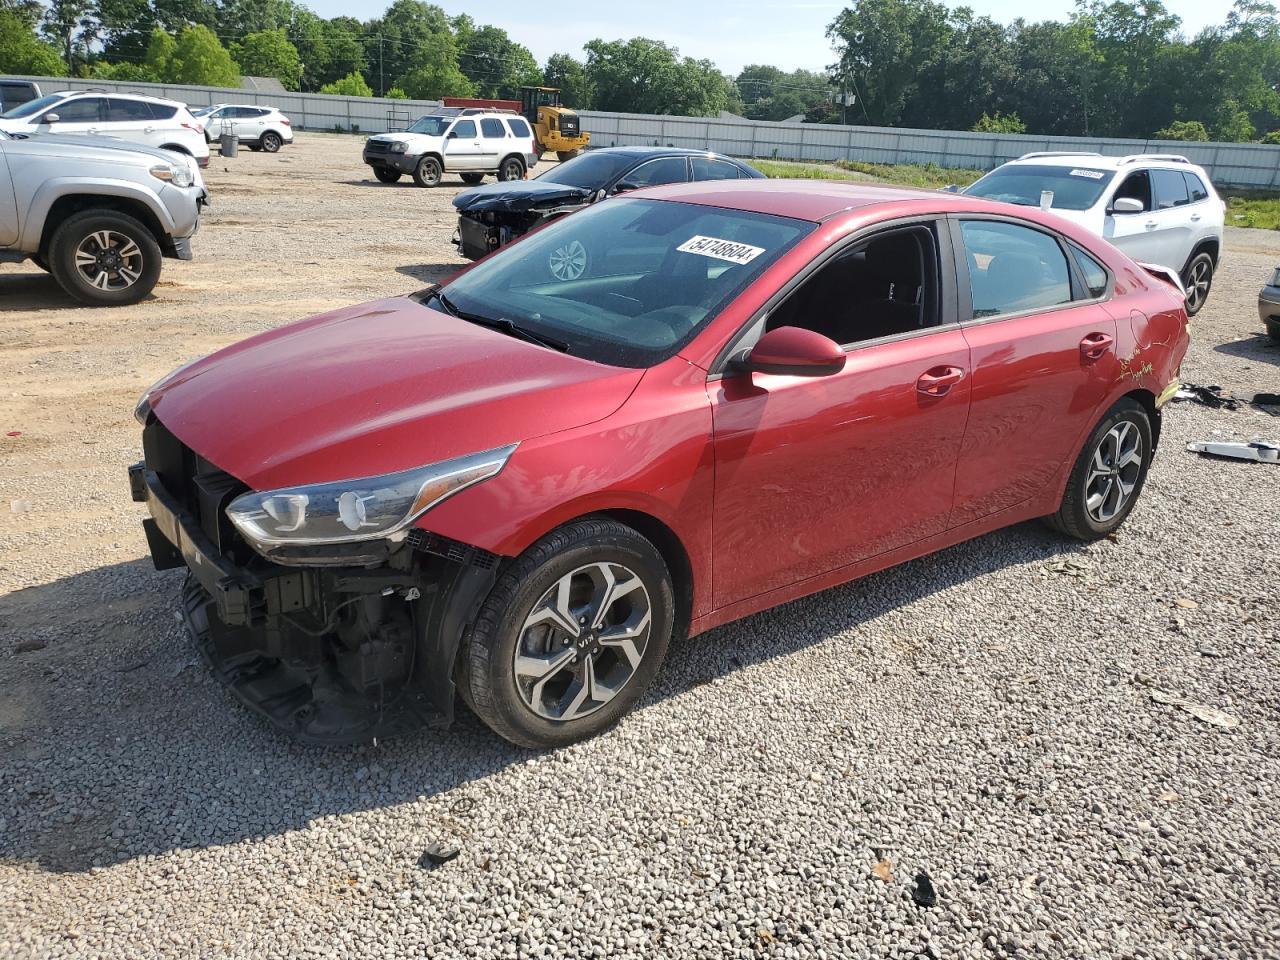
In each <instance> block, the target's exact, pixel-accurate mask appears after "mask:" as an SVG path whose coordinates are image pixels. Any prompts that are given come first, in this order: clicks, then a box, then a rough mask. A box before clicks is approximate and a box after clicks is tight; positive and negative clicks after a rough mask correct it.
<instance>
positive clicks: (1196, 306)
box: [1182, 253, 1213, 317]
mask: <svg viewBox="0 0 1280 960" xmlns="http://www.w3.org/2000/svg"><path fill="white" fill-rule="evenodd" d="M1182 285H1183V286H1184V287H1185V288H1186V290H1187V316H1188V317H1194V316H1195V315H1196V314H1197V313H1199V312H1200V311H1201V309H1202V308H1203V307H1204V305H1205V301H1207V300H1208V299H1209V291H1210V290H1211V289H1212V288H1213V257H1211V256H1210V255H1209V254H1207V253H1197V254H1196V255H1195V256H1194V257H1192V258H1191V262H1190V263H1188V264H1187V268H1186V269H1185V270H1183V271H1182Z"/></svg>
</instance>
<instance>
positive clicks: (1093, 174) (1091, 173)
mask: <svg viewBox="0 0 1280 960" xmlns="http://www.w3.org/2000/svg"><path fill="white" fill-rule="evenodd" d="M1071 176H1073V177H1088V178H1089V179H1090V180H1101V179H1102V178H1103V177H1105V176H1106V174H1105V173H1103V172H1102V171H1101V170H1072V171H1071Z"/></svg>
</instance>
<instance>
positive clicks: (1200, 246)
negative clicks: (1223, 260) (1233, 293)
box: [1178, 237, 1222, 274]
mask: <svg viewBox="0 0 1280 960" xmlns="http://www.w3.org/2000/svg"><path fill="white" fill-rule="evenodd" d="M1202 253H1207V254H1209V257H1210V259H1211V260H1213V269H1214V270H1215V271H1217V269H1218V256H1219V255H1220V254H1221V253H1222V241H1221V240H1219V239H1218V238H1217V237H1206V238H1205V239H1204V240H1201V241H1200V242H1199V243H1197V244H1196V245H1195V247H1194V248H1193V249H1192V250H1191V253H1190V255H1189V256H1188V257H1187V262H1186V263H1184V264H1183V265H1182V269H1181V270H1180V271H1178V272H1179V273H1181V274H1185V273H1186V272H1187V267H1189V266H1191V261H1192V260H1194V259H1195V258H1196V257H1198V256H1200V254H1202Z"/></svg>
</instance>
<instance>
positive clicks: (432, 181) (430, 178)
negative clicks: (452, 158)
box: [413, 156, 444, 187]
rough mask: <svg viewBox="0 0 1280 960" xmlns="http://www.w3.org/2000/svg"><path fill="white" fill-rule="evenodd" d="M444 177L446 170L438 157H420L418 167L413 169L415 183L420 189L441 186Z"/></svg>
mask: <svg viewBox="0 0 1280 960" xmlns="http://www.w3.org/2000/svg"><path fill="white" fill-rule="evenodd" d="M443 177H444V168H443V167H441V166H440V161H439V159H438V158H436V157H430V156H428V157H420V158H419V159H418V165H417V166H416V167H414V168H413V182H414V183H416V184H417V185H418V186H420V187H435V186H439V185H440V180H441V179H442V178H443Z"/></svg>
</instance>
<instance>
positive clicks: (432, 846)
mask: <svg viewBox="0 0 1280 960" xmlns="http://www.w3.org/2000/svg"><path fill="white" fill-rule="evenodd" d="M461 852H462V851H461V850H460V849H459V848H458V847H455V846H453V845H452V844H447V843H441V842H440V841H439V840H432V841H431V842H430V843H429V844H427V851H426V853H424V854H423V855H422V860H425V861H427V863H429V864H431V866H434V867H438V866H440V865H441V864H442V863H448V862H449V861H450V860H453V859H454V858H455V857H457V856H458V854H459V853H461ZM422 860H420V861H418V862H419V863H420V864H421V865H422V866H424V867H425V866H426V865H427V863H422Z"/></svg>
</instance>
